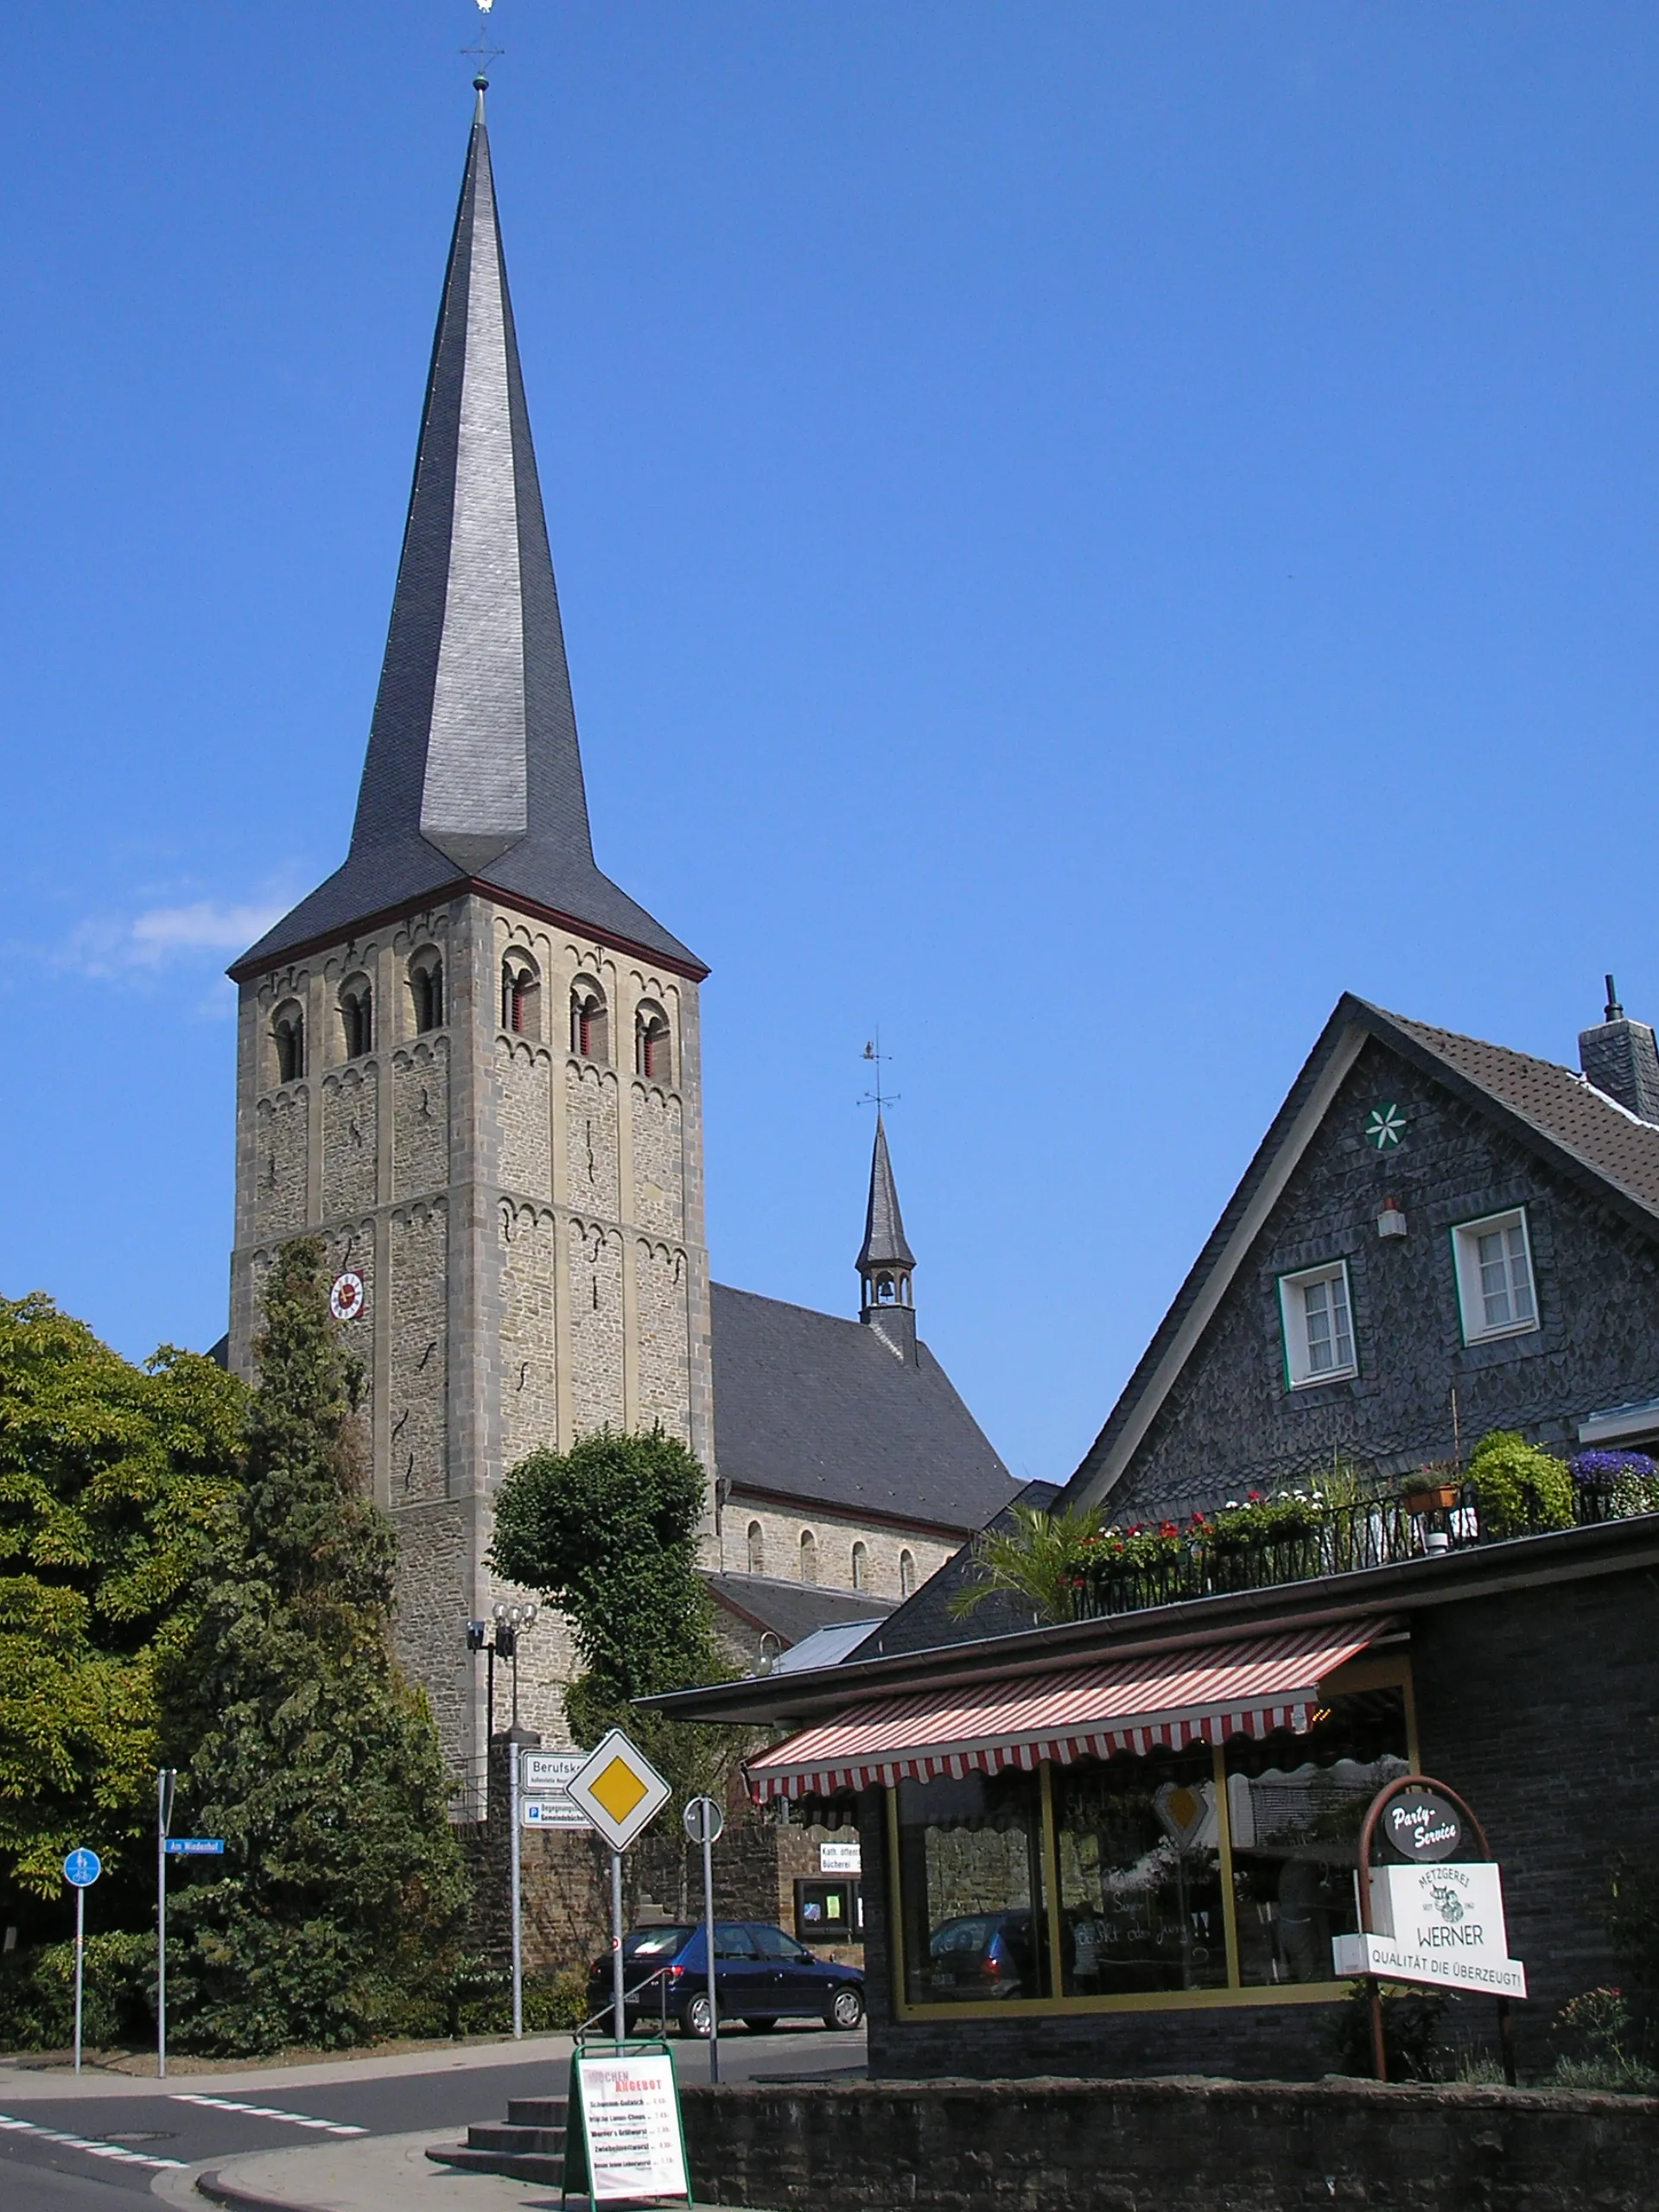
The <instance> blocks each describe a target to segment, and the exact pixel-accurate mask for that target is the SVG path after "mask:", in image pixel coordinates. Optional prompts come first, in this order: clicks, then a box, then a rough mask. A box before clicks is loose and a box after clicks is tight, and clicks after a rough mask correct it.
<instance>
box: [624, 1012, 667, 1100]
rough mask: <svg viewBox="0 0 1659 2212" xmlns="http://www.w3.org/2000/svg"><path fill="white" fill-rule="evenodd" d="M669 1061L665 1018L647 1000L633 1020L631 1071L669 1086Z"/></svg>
mask: <svg viewBox="0 0 1659 2212" xmlns="http://www.w3.org/2000/svg"><path fill="white" fill-rule="evenodd" d="M672 1062H673V1055H672V1053H671V1052H670V1050H669V1035H668V1016H667V1015H666V1014H664V1012H663V1009H662V1008H661V1007H659V1006H654V1005H653V1004H652V1001H650V1000H649V999H647V1000H645V1002H644V1004H643V1005H642V1006H641V1007H640V1008H639V1013H638V1014H635V1015H634V1017H633V1071H634V1073H635V1074H636V1075H643V1076H648V1077H650V1078H651V1079H652V1081H653V1082H655V1083H669V1082H671V1081H672V1079H673V1075H674V1069H673V1065H672Z"/></svg>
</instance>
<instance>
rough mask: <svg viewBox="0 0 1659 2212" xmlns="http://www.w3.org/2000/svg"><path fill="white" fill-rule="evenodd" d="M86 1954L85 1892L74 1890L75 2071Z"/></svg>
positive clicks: (77, 2063) (78, 2048)
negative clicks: (83, 1966)
mask: <svg viewBox="0 0 1659 2212" xmlns="http://www.w3.org/2000/svg"><path fill="white" fill-rule="evenodd" d="M85 1959H86V1891H85V1890H80V1889H78V1890H77V1891H75V2071H76V2073H77V2074H79V2071H80V1974H81V1967H82V1964H83V1962H84V1961H85Z"/></svg>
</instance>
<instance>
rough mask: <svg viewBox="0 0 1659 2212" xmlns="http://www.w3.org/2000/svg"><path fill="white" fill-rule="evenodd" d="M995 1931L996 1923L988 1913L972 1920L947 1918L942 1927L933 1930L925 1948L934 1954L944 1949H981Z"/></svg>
mask: <svg viewBox="0 0 1659 2212" xmlns="http://www.w3.org/2000/svg"><path fill="white" fill-rule="evenodd" d="M995 1933H996V1923H995V1920H994V1919H992V1918H991V1916H989V1914H982V1915H978V1916H976V1917H975V1918H973V1919H972V1920H947V1921H946V1922H945V1923H944V1927H943V1928H939V1929H935V1930H934V1934H933V1940H932V1942H931V1943H930V1944H929V1945H928V1947H927V1948H929V1950H930V1951H931V1952H933V1953H934V1954H935V1955H936V1956H937V1955H938V1954H939V1953H941V1952H944V1951H982V1950H983V1949H984V1948H985V1947H986V1945H987V1944H988V1942H990V1940H991V1938H992V1936H995Z"/></svg>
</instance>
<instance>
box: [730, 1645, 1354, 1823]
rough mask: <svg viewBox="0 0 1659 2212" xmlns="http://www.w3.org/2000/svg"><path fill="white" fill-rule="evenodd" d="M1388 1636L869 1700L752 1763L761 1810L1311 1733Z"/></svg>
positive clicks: (1239, 1649) (1189, 1656) (1209, 1649)
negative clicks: (1341, 1671)
mask: <svg viewBox="0 0 1659 2212" xmlns="http://www.w3.org/2000/svg"><path fill="white" fill-rule="evenodd" d="M1388 1626H1389V1623H1388V1622H1387V1621H1384V1620H1376V1619H1373V1620H1361V1621H1348V1622H1344V1624H1342V1625H1341V1626H1339V1627H1334V1628H1321V1629H1298V1630H1293V1631H1291V1632H1290V1633H1288V1634H1286V1635H1283V1636H1274V1637H1259V1638H1255V1639H1253V1640H1251V1641H1249V1642H1248V1643H1207V1644H1202V1645H1196V1646H1195V1645H1188V1646H1187V1647H1186V1648H1185V1649H1184V1650H1178V1651H1160V1652H1157V1653H1155V1654H1152V1655H1148V1656H1141V1657H1140V1658H1132V1659H1119V1660H1116V1661H1102V1662H1096V1664H1094V1665H1092V1666H1088V1667H1070V1668H1067V1669H1065V1671H1064V1672H1063V1673H1057V1674H1052V1675H1023V1676H1021V1677H1020V1678H1019V1679H1017V1680H1015V1681H995V1682H988V1683H986V1684H985V1685H984V1687H983V1688H973V1687H957V1688H951V1689H941V1690H923V1691H921V1692H919V1693H918V1694H916V1695H914V1696H912V1697H894V1698H872V1699H870V1700H868V1702H867V1703H865V1704H863V1705H855V1706H850V1707H849V1708H848V1710H847V1711H846V1712H845V1713H839V1714H837V1716H836V1719H833V1720H826V1721H823V1722H821V1723H819V1725H818V1726H817V1727H813V1728H804V1729H803V1730H802V1731H801V1732H800V1734H799V1735H798V1736H791V1737H790V1738H789V1739H788V1740H787V1742H785V1743H782V1744H778V1745H773V1746H772V1749H771V1750H770V1751H762V1752H761V1753H760V1755H759V1756H758V1757H757V1758H753V1759H751V1760H750V1761H749V1762H748V1775H749V1784H750V1787H751V1789H753V1793H754V1796H755V1798H756V1800H757V1802H765V1801H766V1799H767V1798H769V1797H826V1796H833V1795H834V1794H835V1793H836V1791H837V1790H842V1789H869V1788H870V1787H872V1785H874V1784H875V1783H882V1784H884V1785H886V1786H887V1788H889V1789H890V1788H891V1787H892V1786H893V1784H894V1783H898V1782H932V1781H935V1780H937V1779H938V1777H941V1776H944V1775H949V1776H952V1777H957V1778H958V1779H959V1778H960V1777H962V1776H963V1775H965V1774H999V1773H1001V1771H1002V1770H1003V1769H1004V1768H1005V1767H1021V1768H1024V1769H1026V1770H1030V1769H1032V1768H1034V1767H1036V1766H1037V1765H1039V1764H1040V1762H1041V1761H1042V1760H1044V1759H1057V1760H1058V1761H1059V1762H1060V1764H1062V1765H1068V1764H1070V1763H1071V1761H1072V1760H1073V1759H1080V1758H1096V1759H1104V1758H1111V1757H1112V1756H1113V1755H1114V1754H1115V1753H1116V1752H1120V1751H1134V1752H1136V1753H1142V1752H1146V1751H1152V1750H1154V1749H1157V1748H1166V1749H1169V1750H1173V1751H1179V1750H1180V1749H1181V1748H1182V1747H1183V1746H1184V1745H1187V1744H1197V1743H1205V1744H1222V1743H1225V1742H1226V1740H1227V1738H1229V1737H1230V1736H1268V1735H1271V1734H1272V1733H1273V1732H1274V1730H1275V1729H1278V1728H1290V1729H1294V1731H1295V1732H1297V1733H1298V1734H1299V1735H1300V1733H1301V1732H1303V1731H1304V1730H1305V1729H1306V1726H1307V1725H1308V1722H1309V1721H1310V1720H1311V1719H1312V1718H1313V1713H1314V1710H1315V1707H1316V1706H1317V1704H1318V1701H1319V1683H1320V1681H1322V1680H1323V1679H1324V1677H1325V1675H1329V1674H1332V1673H1333V1672H1334V1671H1335V1670H1336V1669H1337V1668H1338V1667H1340V1666H1341V1665H1342V1663H1343V1662H1344V1660H1347V1659H1351V1658H1352V1657H1353V1656H1354V1654H1355V1653H1356V1652H1357V1651H1363V1649H1364V1648H1365V1646H1366V1645H1367V1644H1368V1643H1372V1642H1374V1641H1375V1639H1376V1637H1378V1636H1379V1635H1380V1634H1381V1633H1382V1632H1383V1630H1384V1629H1385V1628H1387V1627H1388Z"/></svg>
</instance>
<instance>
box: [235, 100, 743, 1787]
mask: <svg viewBox="0 0 1659 2212" xmlns="http://www.w3.org/2000/svg"><path fill="white" fill-rule="evenodd" d="M485 89H486V87H485V86H484V84H483V81H482V80H481V79H480V81H479V86H478V103H477V111H476V114H475V117H474V124H473V130H472V138H471V143H470V144H469V147H468V149H467V168H466V174H465V177H464V179H463V181H462V185H461V206H460V210H459V213H457V216H456V219H455V228H454V238H453V240H452V242H451V245H450V250H449V262H448V273H447V276H446V277H445V281H444V288H443V299H442V308H441V310H440V313H439V317H438V327H437V337H436V340H435V345H434V347H433V353H432V365H431V372H430V375H429V379H428V383H427V391H426V403H425V410H424V413H423V418H422V423H421V435H420V445H419V449H418V453H417V455H416V466H415V482H414V489H413V492H412V493H411V496H410V505H409V516H408V521H407V524H406V526H405V529H404V544H403V554H402V558H401V561H400V563H399V567H398V572H397V589H396V593H395V595H394V598H393V601H392V609H391V627H390V632H389V635H388V638H387V641H386V651H385V664H384V667H383V669H382V672H381V677H380V687H379V691H378V696H377V699H376V702H375V708H374V715H373V719H372V724H371V728H370V733H369V744H368V755H367V760H366V762H365V766H364V770H363V779H362V785H361V788H360V791H359V798H358V804H357V817H356V821H355V823H354V826H353V831H352V841H351V849H350V851H349V853H348V854H347V855H346V861H345V864H344V866H343V867H341V868H340V869H338V870H337V871H336V873H335V874H333V875H331V876H330V877H329V878H328V880H327V882H326V883H324V884H323V885H322V886H321V887H320V888H319V889H318V890H316V891H315V892H313V893H311V895H310V897H309V898H308V899H302V901H301V903H300V904H299V905H298V906H296V908H295V909H294V911H293V912H291V913H290V914H289V915H288V916H287V918H285V919H284V920H283V921H281V922H279V923H278V924H277V926H276V928H275V929H273V930H271V931H270V932H269V934H268V935H266V936H265V937H264V938H262V939H261V940H260V942H259V943H258V944H256V945H255V946H253V948H252V949H251V950H250V951H249V952H248V953H246V954H245V956H244V957H243V958H242V959H241V960H239V961H238V963H236V965H235V967H234V968H233V969H232V970H231V973H232V976H234V978H235V979H236V981H237V982H238V985H239V986H240V992H241V1009H240V1030H239V1038H238V1071H237V1171H236V1189H237V1197H236V1247H235V1251H234V1254H233V1256H232V1328H231V1351H232V1363H233V1364H234V1365H235V1367H236V1368H237V1370H238V1371H239V1372H242V1373H246V1372H248V1371H249V1370H250V1368H251V1342H252V1338H253V1337H254V1334H255V1332H256V1331H257V1325H258V1306H259V1283H260V1278H261V1275H262V1273H263V1271H264V1268H266V1267H267V1266H268V1264H269V1262H270V1256H271V1255H272V1253H273V1251H274V1249H275V1248H276V1247H277V1245H278V1244H279V1243H281V1242H282V1241H283V1239H284V1238H286V1237H289V1236H296V1235H297V1234H299V1233H301V1232H302V1231H309V1232H314V1233H316V1234H318V1235H320V1236H322V1237H323V1239H324V1240H325V1243H326V1245H327V1251H328V1254H329V1259H330V1265H331V1268H332V1269H333V1271H334V1274H335V1275H336V1276H337V1277H338V1278H340V1281H339V1282H338V1283H337V1286H336V1306H337V1310H340V1312H341V1313H342V1315H343V1316H344V1317H346V1328H347V1331H348V1333H349V1335H350V1337H351V1338H352V1340H353V1343H354V1344H355V1346H356V1348H357V1350H358V1351H359V1354H360V1356H361V1357H362V1360H363V1363H364V1366H365V1371H366V1373H367V1375H368V1376H369V1378H370V1387H371V1399H370V1421H371V1424H372V1439H373V1465H374V1483H375V1491H376V1494H377V1496H378V1499H379V1501H380V1503H381V1504H382V1505H384V1506H385V1507H386V1508H387V1510H389V1511H390V1513H391V1516H392V1519H393V1521H394V1522H395V1523H396V1525H397V1533H398V1539H399V1545H400V1567H399V1586H398V1639H399V1644H400V1649H401V1654H402V1656H403V1659H404V1664H405V1665H406V1666H407V1668H408V1669H409V1670H410V1673H411V1674H412V1675H413V1676H414V1677H415V1679H416V1680H417V1681H420V1682H422V1683H423V1685H424V1687H425V1688H426V1690H427V1692H428V1694H429V1697H430V1699H431V1701H432V1705H433V1708H434V1711H435V1714H436V1716H437V1719H438V1723H439V1726H440V1728H441V1730H442V1734H443V1738H444V1741H445V1745H446V1747H447V1749H448V1751H449V1753H450V1755H451V1757H452V1758H454V1759H455V1760H456V1761H457V1763H458V1764H460V1763H465V1764H469V1765H470V1764H472V1763H474V1762H475V1761H476V1760H477V1759H478V1758H479V1756H480V1753H481V1752H482V1751H483V1750H484V1747H485V1746H484V1732H485V1721H484V1690H483V1681H482V1669H481V1667H480V1666H476V1665H474V1662H471V1661H470V1660H469V1659H468V1657H467V1653H466V1650H465V1637H464V1628H465V1624H466V1622H467V1619H468V1618H471V1617H476V1616H482V1615H486V1614H487V1613H488V1611H489V1610H490V1606H491V1605H492V1603H493V1601H494V1599H496V1597H497V1596H498V1594H499V1592H497V1590H496V1588H495V1587H494V1586H493V1583H492V1581H491V1578H490V1576H489V1574H488V1573H487V1570H486V1567H485V1566H484V1554H485V1553H486V1549H487V1548H488V1545H489V1541H490V1534H491V1497H492V1495H493V1491H495V1489H496V1487H497V1485H498V1484H499V1481H500V1478H501V1476H502V1474H503V1473H504V1472H505V1470H506V1469H507V1468H508V1467H510V1466H512V1465H513V1463H514V1462H515V1461H516V1460H518V1459H520V1458H522V1457H523V1456H524V1453H526V1452H530V1451H531V1450H533V1449H534V1448H536V1447H537V1446H543V1445H546V1446H553V1447H555V1448H556V1449H559V1450H563V1449H567V1448H568V1447H569V1445H570V1444H571V1443H572V1442H573V1441H574V1440H575V1439H576V1438H577V1437H578V1436H580V1435H582V1434H583V1433H586V1432H588V1431H590V1430H593V1429H596V1428H598V1427H601V1426H602V1425H604V1424H606V1423H609V1424H610V1425H612V1426H613V1427H626V1428H631V1429H632V1428H641V1427H649V1426H650V1425H651V1424H652V1423H653V1422H655V1421H660V1422H661V1423H662V1425H663V1427H664V1429H666V1430H667V1431H668V1432H669V1433H671V1434H672V1435H675V1436H677V1437H679V1438H681V1439H682V1440H683V1441H684V1442H685V1443H686V1444H688V1445H689V1446H690V1449H691V1450H692V1451H693V1452H695V1453H696V1455H697V1457H698V1458H699V1459H702V1462H703V1464H704V1465H705V1466H707V1465H710V1464H711V1459H712V1449H711V1434H710V1430H711V1416H710V1380H709V1279H708V1274H709V1271H708V1262H707V1255H706V1253H705V1250H704V1247H703V1220H702V1118H701V1092H700V1082H699V1069H698V1039H697V987H698V985H699V983H700V982H701V981H702V977H703V976H705V975H706V973H707V972H708V971H707V969H705V967H704V966H703V964H702V962H701V961H699V960H698V959H697V958H696V956H695V955H694V954H692V953H691V952H690V951H688V950H687V949H686V947H685V946H684V945H683V944H680V943H679V942H678V941H677V939H676V938H673V937H671V936H670V934H669V933H668V931H666V930H664V928H663V927H662V925H660V924H659V923H658V922H657V921H655V920H653V918H652V916H651V915H649V914H648V913H646V912H645V911H644V909H643V908H642V907H640V906H636V905H635V903H634V902H633V900H632V899H630V898H628V897H627V895H626V893H624V892H622V891H620V889H619V888H618V887H616V885H614V884H613V883H612V882H611V881H610V880H609V879H608V878H607V877H606V876H604V875H602V874H601V873H600V872H599V869H598V868H597V866H596V865H595V863H594V854H593V847H592V843H591V842H590V838H589V834H588V807H587V798H586V794H585V791H584V789H583V784H582V758H581V753H580V751H579V749H578V746H577V741H576V726H575V714H574V711H573V709H572V705H571V696H570V680H569V671H568V670H567V667H566V664H565V652H564V639H563V632H562V629H561V626H560V620H559V604H558V595H557V592H556V588H555V585H554V580H553V567H552V562H551V558H550V554H549V550H548V539H547V529H546V524H545V522H544V520H543V512H542V499H541V492H540V488H539V486H538V483H537V474H536V459H535V454H534V452H533V450H532V448H531V435H530V420H529V416H528V413H527V410H526V408H525V404H524V383H523V378H522V376H521V374H520V371H519V363H518V344H517V340H516V339H515V337H514V334H513V322H512V307H511V304H510V302H509V300H508V296H507V281H506V271H505V264H504V262H503V258H502V251H501V240H500V233H499V228H498V225H497V219H496V206H495V192H494V185H493V178H492V175H491V168H490V149H489V139H488V136H487V134H486V128H485V121H484V92H485ZM519 1667H520V1675H521V1710H522V1715H523V1718H524V1720H525V1722H526V1723H527V1724H528V1725H529V1726H532V1727H537V1728H539V1729H541V1730H542V1731H543V1733H544V1734H545V1735H546V1736H547V1737H548V1738H550V1740H555V1741H556V1740H559V1739H560V1735H561V1713H560V1703H559V1684H560V1683H561V1682H562V1681H565V1680H568V1679H569V1675H570V1673H571V1672H572V1671H573V1668H572V1661H571V1654H570V1650H569V1639H568V1635H567V1632H566V1631H565V1630H564V1629H563V1625H562V1624H558V1623H556V1622H545V1623H541V1622H538V1624H537V1627H536V1628H535V1630H533V1631H532V1633H531V1635H529V1636H528V1637H525V1638H524V1641H523V1643H522V1644H521V1647H520V1661H519Z"/></svg>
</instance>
